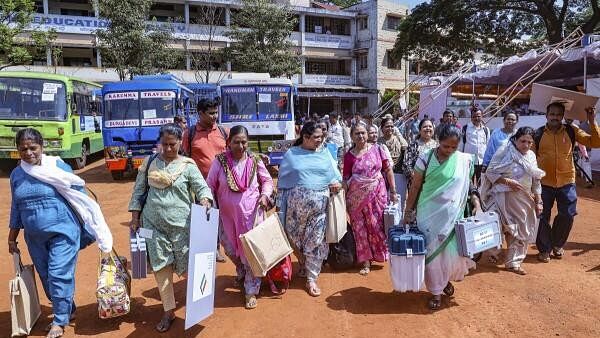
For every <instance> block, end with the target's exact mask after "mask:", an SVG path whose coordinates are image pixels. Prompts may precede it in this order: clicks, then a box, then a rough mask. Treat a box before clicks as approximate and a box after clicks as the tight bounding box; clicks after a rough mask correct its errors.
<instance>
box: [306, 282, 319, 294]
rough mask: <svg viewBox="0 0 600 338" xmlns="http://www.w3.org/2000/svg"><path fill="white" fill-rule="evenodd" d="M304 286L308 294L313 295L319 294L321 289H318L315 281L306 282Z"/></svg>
mask: <svg viewBox="0 0 600 338" xmlns="http://www.w3.org/2000/svg"><path fill="white" fill-rule="evenodd" d="M306 288H307V289H308V290H307V291H308V294H309V295H311V296H313V297H319V296H320V295H321V289H319V287H318V286H317V283H315V282H309V283H306Z"/></svg>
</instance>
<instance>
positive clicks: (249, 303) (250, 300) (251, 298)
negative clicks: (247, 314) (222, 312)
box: [244, 295, 257, 310]
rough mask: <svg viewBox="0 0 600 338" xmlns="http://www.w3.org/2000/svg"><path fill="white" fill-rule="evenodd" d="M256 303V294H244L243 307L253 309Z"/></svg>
mask: <svg viewBox="0 0 600 338" xmlns="http://www.w3.org/2000/svg"><path fill="white" fill-rule="evenodd" d="M256 305H257V301H256V296H255V295H246V304H245V306H244V307H245V308H246V309H248V310H252V309H255V308H256Z"/></svg>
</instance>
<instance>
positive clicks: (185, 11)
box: [183, 1, 190, 31]
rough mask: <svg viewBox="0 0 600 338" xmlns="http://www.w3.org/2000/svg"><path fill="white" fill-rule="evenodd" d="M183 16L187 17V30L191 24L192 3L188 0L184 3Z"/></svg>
mask: <svg viewBox="0 0 600 338" xmlns="http://www.w3.org/2000/svg"><path fill="white" fill-rule="evenodd" d="M183 17H184V18H185V28H186V31H187V30H188V29H189V25H190V3H189V2H187V1H186V2H185V4H184V5H183Z"/></svg>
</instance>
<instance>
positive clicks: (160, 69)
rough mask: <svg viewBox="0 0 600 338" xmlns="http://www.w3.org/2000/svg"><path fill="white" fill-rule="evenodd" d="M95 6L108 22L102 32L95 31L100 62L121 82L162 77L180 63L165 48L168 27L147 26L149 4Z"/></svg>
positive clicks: (120, 0)
mask: <svg viewBox="0 0 600 338" xmlns="http://www.w3.org/2000/svg"><path fill="white" fill-rule="evenodd" d="M97 6H98V9H99V11H100V16H101V17H103V18H105V19H107V20H108V21H109V24H108V26H107V27H106V29H105V30H101V29H99V30H97V31H96V35H97V36H98V45H99V47H100V51H101V52H102V56H103V61H104V63H105V64H106V65H108V66H109V67H114V68H115V69H116V71H117V73H118V74H119V78H120V79H121V81H123V80H125V79H126V78H127V77H129V78H133V76H134V75H140V74H156V73H164V72H165V71H166V70H167V69H169V68H172V67H173V66H175V64H177V63H178V62H179V60H180V59H181V57H182V54H181V53H180V52H178V51H176V50H174V49H170V48H168V43H169V41H170V40H172V36H173V28H172V26H171V25H170V24H159V23H157V22H156V21H153V22H152V23H148V19H149V16H150V7H151V6H152V1H151V0H100V1H97Z"/></svg>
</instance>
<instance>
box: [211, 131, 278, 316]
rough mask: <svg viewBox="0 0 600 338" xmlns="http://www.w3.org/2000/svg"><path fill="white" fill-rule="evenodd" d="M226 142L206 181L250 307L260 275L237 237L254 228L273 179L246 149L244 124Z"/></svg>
mask: <svg viewBox="0 0 600 338" xmlns="http://www.w3.org/2000/svg"><path fill="white" fill-rule="evenodd" d="M227 144H228V149H227V150H226V151H225V152H224V153H222V154H219V155H217V157H216V158H215V160H214V161H213V163H212V166H211V167H210V171H209V173H208V178H207V183H208V186H209V187H210V189H211V190H212V192H213V195H214V197H215V201H216V203H217V204H218V206H219V210H220V213H219V214H220V216H221V226H220V227H219V238H220V240H221V244H222V245H223V248H224V249H225V254H226V255H227V256H229V258H230V259H231V261H232V262H233V263H234V264H235V267H236V271H237V278H236V283H238V284H241V283H242V281H243V284H244V291H245V295H246V304H245V306H246V308H248V309H253V308H255V307H256V295H257V294H258V292H259V290H260V277H255V276H254V275H253V274H252V270H251V269H250V265H249V264H248V261H247V259H246V257H245V255H244V251H243V249H242V243H241V241H240V239H239V236H240V235H241V234H244V233H246V232H248V231H249V230H250V229H252V228H253V227H254V221H255V216H256V212H259V211H258V210H259V208H260V207H262V208H263V209H266V207H267V205H268V204H269V196H271V194H272V193H273V180H272V179H271V175H269V172H268V171H267V168H266V167H265V165H264V164H263V163H262V161H261V159H260V157H258V156H256V155H253V154H251V153H249V152H248V130H247V129H246V128H245V127H243V126H235V127H233V128H231V130H230V132H229V137H228V139H227ZM260 213H261V214H259V219H262V217H263V215H262V214H263V213H264V211H261V212H260Z"/></svg>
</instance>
